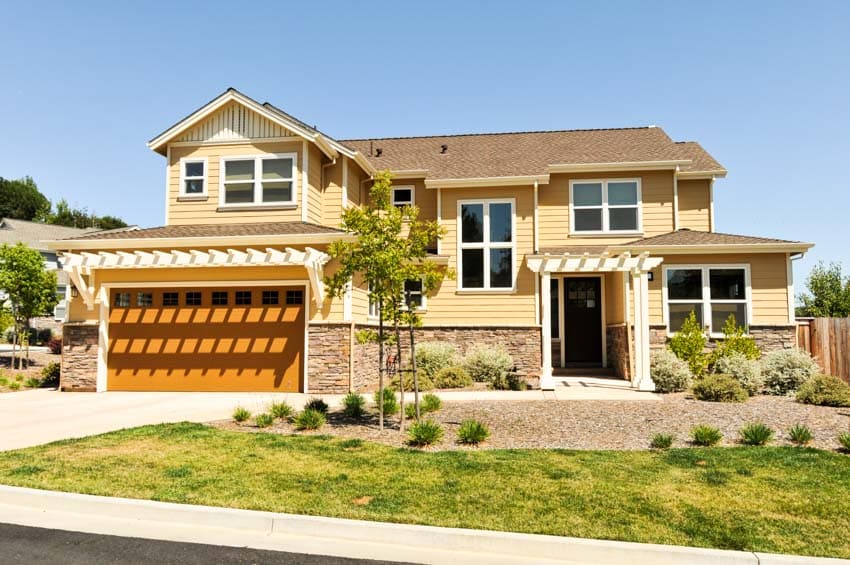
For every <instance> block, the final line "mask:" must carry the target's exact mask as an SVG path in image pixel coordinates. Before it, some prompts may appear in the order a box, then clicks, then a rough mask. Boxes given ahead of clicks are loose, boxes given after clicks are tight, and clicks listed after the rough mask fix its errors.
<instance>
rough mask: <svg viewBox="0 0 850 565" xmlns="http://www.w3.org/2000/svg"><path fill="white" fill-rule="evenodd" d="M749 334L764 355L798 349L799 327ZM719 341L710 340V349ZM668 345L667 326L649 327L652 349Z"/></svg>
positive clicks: (757, 328) (763, 329) (759, 329)
mask: <svg viewBox="0 0 850 565" xmlns="http://www.w3.org/2000/svg"><path fill="white" fill-rule="evenodd" d="M748 332H749V334H750V335H751V336H752V337H753V339H755V340H756V345H758V347H759V349H760V350H761V352H762V353H767V352H769V351H774V350H776V349H791V348H793V347H797V326H756V325H751V326H750V327H749V328H748ZM717 341H718V340H717V339H710V340H709V342H708V349H712V348H714V344H715V343H716V342H717ZM666 343H667V328H666V327H665V326H650V327H649V344H650V347H652V348H659V347H663V346H664V345H665V344H666Z"/></svg>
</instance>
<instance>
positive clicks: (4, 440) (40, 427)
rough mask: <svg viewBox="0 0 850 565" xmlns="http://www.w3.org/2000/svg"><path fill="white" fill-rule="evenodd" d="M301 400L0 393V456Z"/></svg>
mask: <svg viewBox="0 0 850 565" xmlns="http://www.w3.org/2000/svg"><path fill="white" fill-rule="evenodd" d="M307 398H308V396H307V395H304V394H274V393H230V392H103V393H94V392H91V393H89V392H58V391H56V390H49V389H36V390H27V391H22V392H13V393H8V394H0V451H5V450H9V449H18V448H21V447H30V446H33V445H40V444H42V443H48V442H51V441H56V440H60V439H68V438H74V437H83V436H88V435H92V434H101V433H104V432H109V431H113V430H120V429H123V428H131V427H134V426H143V425H146V424H161V423H165V422H184V421H188V422H209V421H211V420H223V419H226V418H229V417H230V414H231V413H232V412H233V409H234V408H235V407H236V406H237V405H241V406H244V407H246V408H248V409H249V410H251V411H252V412H258V411H262V410H264V408H265V407H266V406H267V405H268V404H269V403H270V402H271V401H272V400H286V401H287V402H289V403H290V404H291V405H292V406H293V407H295V408H301V407H302V406H303V405H304V402H305V401H306V399H307ZM337 402H338V401H337ZM329 404H331V402H329Z"/></svg>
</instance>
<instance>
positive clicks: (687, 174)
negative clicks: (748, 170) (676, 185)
mask: <svg viewBox="0 0 850 565" xmlns="http://www.w3.org/2000/svg"><path fill="white" fill-rule="evenodd" d="M726 172H727V171H726V170H725V169H717V170H716V171H680V172H679V178H680V179H687V180H697V179H713V178H715V177H717V178H725V177H726Z"/></svg>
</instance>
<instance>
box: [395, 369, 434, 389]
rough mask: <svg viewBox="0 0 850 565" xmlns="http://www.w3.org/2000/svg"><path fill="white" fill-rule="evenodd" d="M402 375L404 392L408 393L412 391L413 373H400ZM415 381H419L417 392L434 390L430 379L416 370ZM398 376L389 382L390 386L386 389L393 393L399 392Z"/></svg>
mask: <svg viewBox="0 0 850 565" xmlns="http://www.w3.org/2000/svg"><path fill="white" fill-rule="evenodd" d="M402 374H403V375H404V390H406V391H408V392H410V391H412V390H413V373H411V372H408V371H405V372H404V373H402ZM416 380H418V381H419V390H420V391H423V390H433V389H434V381H433V380H431V377H429V376H427V375H424V374H422V373H421V372H419V371H418V370H417V371H416ZM398 383H399V376H398V375H396V376H394V377H393V378H392V380H390V384H389V386H388V387H387V388H391V389H393V390H395V391H398V390H401V389H399V387H398Z"/></svg>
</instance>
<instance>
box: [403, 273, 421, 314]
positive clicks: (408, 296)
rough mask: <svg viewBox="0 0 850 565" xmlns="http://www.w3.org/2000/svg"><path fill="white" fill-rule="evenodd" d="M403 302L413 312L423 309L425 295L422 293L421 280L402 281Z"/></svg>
mask: <svg viewBox="0 0 850 565" xmlns="http://www.w3.org/2000/svg"><path fill="white" fill-rule="evenodd" d="M404 301H405V303H406V304H407V305H408V306H413V308H414V309H415V310H424V309H425V293H424V292H423V286H422V279H411V280H409V281H404Z"/></svg>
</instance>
